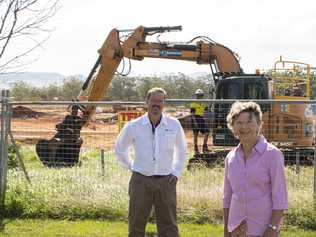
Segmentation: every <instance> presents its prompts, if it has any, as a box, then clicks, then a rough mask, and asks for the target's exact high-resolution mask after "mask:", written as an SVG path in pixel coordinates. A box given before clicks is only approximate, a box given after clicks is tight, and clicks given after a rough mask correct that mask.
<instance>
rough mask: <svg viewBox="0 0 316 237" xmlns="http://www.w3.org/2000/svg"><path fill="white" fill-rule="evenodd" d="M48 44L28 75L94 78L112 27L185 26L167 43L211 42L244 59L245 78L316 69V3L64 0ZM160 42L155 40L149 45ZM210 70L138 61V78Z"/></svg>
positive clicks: (187, 64)
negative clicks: (279, 69)
mask: <svg viewBox="0 0 316 237" xmlns="http://www.w3.org/2000/svg"><path fill="white" fill-rule="evenodd" d="M60 3H61V8H60V10H59V11H58V13H57V15H56V16H54V18H53V19H52V20H51V22H50V24H51V26H52V27H54V29H55V30H54V31H53V32H52V33H51V36H50V38H49V39H48V41H47V42H46V43H45V44H44V45H43V47H42V48H41V49H38V50H37V51H36V53H35V55H34V56H35V57H36V58H37V60H36V61H35V62H34V63H32V64H31V65H29V66H28V67H27V68H26V71H29V72H56V73H60V74H63V75H68V76H69V75H74V74H82V75H87V74H88V73H89V71H90V69H91V68H92V66H93V64H94V63H95V61H96V59H97V57H98V53H97V50H98V49H99V48H100V47H101V45H102V43H103V41H104V40H105V38H106V37H107V34H108V33H109V32H110V30H111V29H112V28H119V29H133V28H136V27H138V26H139V25H143V26H146V27H154V26H174V25H182V28H183V29H182V31H181V32H172V33H166V34H164V35H162V36H161V37H160V39H161V40H163V41H175V42H179V41H180V42H185V41H189V40H190V39H192V38H193V37H195V36H199V35H204V36H208V37H210V38H211V39H213V40H214V41H216V42H218V43H221V44H223V45H225V46H227V47H228V48H230V49H231V50H233V51H234V52H236V53H237V54H238V55H239V56H240V57H241V60H240V64H241V66H242V68H243V69H244V71H245V72H248V73H254V72H255V69H256V68H259V69H269V68H272V66H273V64H274V62H275V61H276V60H277V59H278V58H279V56H280V55H282V56H283V59H284V60H292V61H302V62H305V63H309V64H311V65H312V66H316V47H315V43H314V42H315V38H316V14H315V12H316V10H315V9H316V2H315V1H310V0H300V1H298V0H296V1H294V0H287V1H285V0H284V1H283V0H240V1H236V0H195V1H184V0H168V1H167V0H159V1H150V0H146V1H137V0H120V1H104V0H89V1H78V0H61V2H60ZM150 40H155V38H153V39H150ZM178 72H182V73H185V74H195V73H205V72H210V70H209V66H207V65H204V66H200V65H197V64H196V63H194V62H183V61H176V60H161V59H144V61H142V62H138V61H132V72H131V73H132V75H153V74H164V73H178Z"/></svg>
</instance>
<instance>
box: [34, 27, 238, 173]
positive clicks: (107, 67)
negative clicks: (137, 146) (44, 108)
mask: <svg viewBox="0 0 316 237" xmlns="http://www.w3.org/2000/svg"><path fill="white" fill-rule="evenodd" d="M181 30H182V26H167V27H144V26H139V27H137V28H136V29H132V30H119V29H113V30H111V31H110V33H109V34H108V36H107V38H106V40H105V41H104V43H103V45H102V47H101V48H100V49H99V50H98V53H99V56H98V58H97V60H96V62H95V64H94V66H93V68H92V69H91V71H90V73H89V75H88V77H87V79H86V81H85V82H84V83H83V86H82V89H81V91H80V93H79V95H78V98H77V100H79V101H80V98H82V95H85V96H86V98H87V101H100V100H102V99H103V98H104V96H105V92H106V90H107V88H108V87H109V84H110V82H111V80H112V78H113V76H114V75H115V72H116V71H117V69H118V67H119V65H120V63H121V62H123V64H125V61H124V59H128V60H131V59H132V60H138V61H140V60H143V59H144V58H159V59H173V60H185V61H192V62H196V63H197V64H209V65H210V67H211V71H212V74H213V75H214V78H219V77H223V76H224V75H225V76H228V75H241V74H243V71H242V69H241V67H240V65H239V60H238V56H237V55H236V54H235V53H234V52H233V51H232V50H230V49H229V48H227V47H225V46H224V45H221V44H218V43H216V42H215V41H213V40H211V39H210V38H208V37H206V36H197V37H194V38H193V39H192V40H190V41H188V42H185V43H174V42H160V40H157V42H147V41H146V37H147V36H153V35H155V34H158V35H159V36H160V35H161V34H162V33H165V32H173V31H181ZM122 34H124V35H122ZM69 111H71V112H70V113H69V114H68V115H67V116H66V117H65V118H64V119H63V121H62V122H61V123H59V124H57V125H56V130H57V133H56V134H55V135H54V136H53V138H51V139H41V140H39V141H38V142H37V144H36V152H37V155H38V157H39V158H40V160H41V161H42V163H43V164H44V165H46V166H48V167H71V166H74V165H75V164H77V163H78V161H79V153H80V148H81V145H82V142H83V141H82V138H81V137H80V131H81V129H82V127H83V126H84V125H85V124H86V123H87V122H88V121H89V119H90V118H91V116H92V115H93V113H94V111H95V107H94V106H82V104H80V103H78V104H73V105H72V106H71V108H70V110H69ZM79 112H80V113H79Z"/></svg>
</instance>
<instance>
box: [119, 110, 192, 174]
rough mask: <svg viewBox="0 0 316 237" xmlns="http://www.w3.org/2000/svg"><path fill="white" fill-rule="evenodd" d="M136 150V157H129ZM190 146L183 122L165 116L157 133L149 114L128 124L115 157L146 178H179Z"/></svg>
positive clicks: (126, 166) (122, 133)
mask: <svg viewBox="0 0 316 237" xmlns="http://www.w3.org/2000/svg"><path fill="white" fill-rule="evenodd" d="M130 147H133V148H134V152H135V158H134V159H131V158H130V157H129V155H128V152H129V148H130ZM186 152H187V143H186V139H185V135H184V131H183V129H182V127H181V124H180V122H179V121H178V120H177V119H175V118H172V117H168V116H165V115H162V118H161V121H160V123H159V125H158V126H157V127H156V129H155V132H154V133H153V131H152V125H151V123H150V120H149V117H148V114H145V115H143V116H141V117H139V118H137V119H135V120H132V121H130V122H128V123H127V124H125V126H124V128H123V129H122V131H121V132H120V134H119V136H118V138H117V141H116V145H115V154H116V157H117V160H118V162H119V163H120V165H121V166H123V167H125V168H127V169H129V170H132V171H135V172H139V173H141V174H143V175H146V176H151V175H168V174H173V175H175V176H177V177H179V176H180V175H181V173H182V171H183V168H184V163H185V160H186Z"/></svg>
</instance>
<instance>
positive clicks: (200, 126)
mask: <svg viewBox="0 0 316 237" xmlns="http://www.w3.org/2000/svg"><path fill="white" fill-rule="evenodd" d="M194 95H195V98H196V99H203V97H204V92H203V90H202V89H197V90H196V91H195V93H194ZM190 108H191V124H192V130H193V144H194V153H195V155H196V156H198V155H200V152H199V146H198V135H199V132H201V133H202V134H203V135H204V140H203V153H208V152H209V150H208V147H207V140H208V136H209V134H210V130H209V128H208V126H207V125H206V123H205V119H204V112H205V110H206V106H205V105H204V104H203V103H201V102H192V103H191V105H190Z"/></svg>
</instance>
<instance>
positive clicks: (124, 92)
mask: <svg viewBox="0 0 316 237" xmlns="http://www.w3.org/2000/svg"><path fill="white" fill-rule="evenodd" d="M82 84H83V81H82V79H81V78H79V77H77V76H70V77H66V78H65V79H64V80H63V83H62V84H61V85H56V84H50V85H48V86H45V87H36V86H33V85H30V84H27V83H25V82H23V81H19V82H16V83H14V84H13V86H12V88H11V92H10V94H11V96H12V97H13V98H14V100H15V101H52V100H61V101H69V100H72V99H75V98H77V96H78V94H79V92H80V90H81V87H82ZM152 87H162V88H164V89H165V90H166V91H167V94H168V98H170V99H188V98H192V96H193V94H194V92H195V90H197V89H199V88H200V89H202V90H203V91H204V92H205V94H206V96H205V98H212V93H213V88H214V84H213V81H212V76H211V74H209V75H205V76H200V77H194V78H193V77H190V76H187V75H185V74H182V73H178V74H175V75H173V74H172V75H166V76H162V77H159V76H132V77H131V76H115V77H114V78H113V79H112V81H111V83H110V86H109V88H108V90H107V91H106V92H104V100H107V101H114V100H116V101H117V100H121V101H144V99H145V96H146V93H147V91H148V90H149V89H150V88H152Z"/></svg>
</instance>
